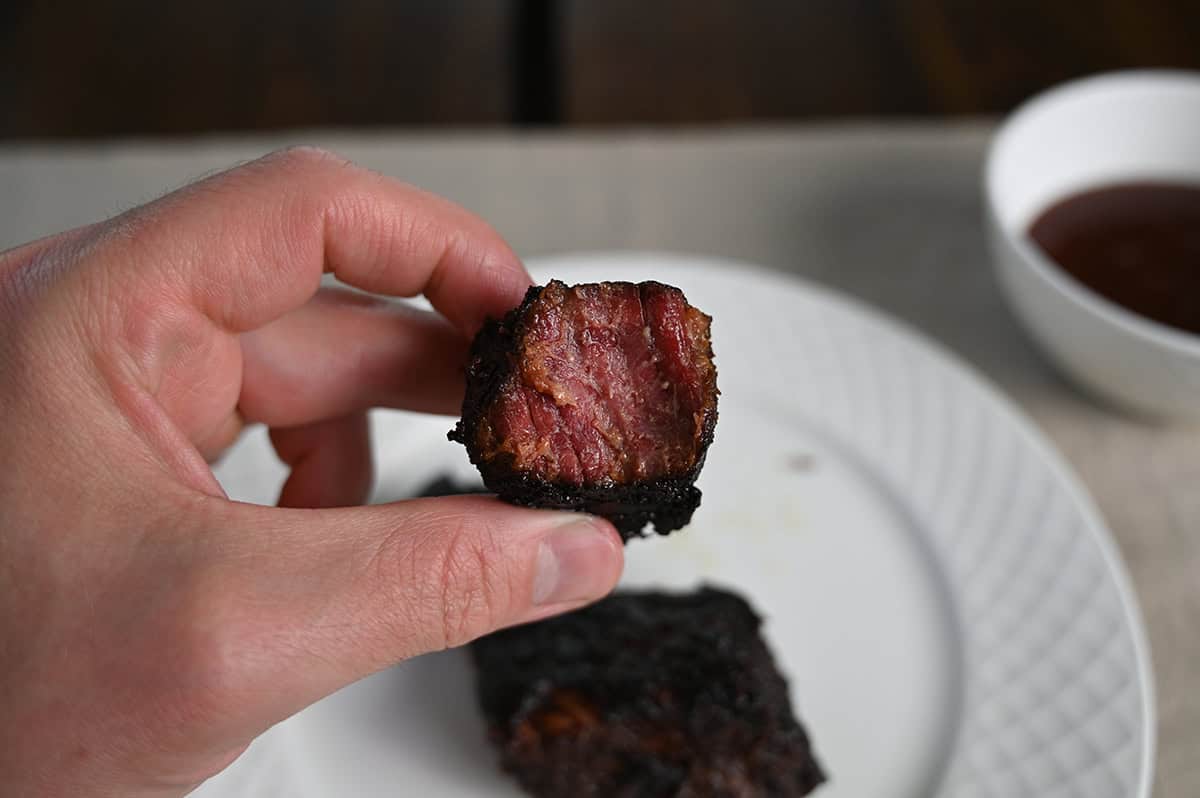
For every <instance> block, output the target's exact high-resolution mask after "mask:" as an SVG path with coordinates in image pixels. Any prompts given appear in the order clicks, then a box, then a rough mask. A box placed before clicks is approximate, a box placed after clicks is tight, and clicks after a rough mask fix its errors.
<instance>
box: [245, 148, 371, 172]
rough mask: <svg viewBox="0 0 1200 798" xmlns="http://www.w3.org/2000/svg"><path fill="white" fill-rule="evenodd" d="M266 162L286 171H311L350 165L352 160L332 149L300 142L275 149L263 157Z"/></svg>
mask: <svg viewBox="0 0 1200 798" xmlns="http://www.w3.org/2000/svg"><path fill="white" fill-rule="evenodd" d="M262 162H263V163H264V164H268V165H270V166H272V167H275V168H279V169H282V170H284V171H299V172H310V171H317V170H322V169H328V168H329V167H344V166H349V165H350V161H349V160H348V159H346V158H344V157H342V156H341V155H338V154H337V153H335V152H333V151H332V150H327V149H324V148H323V147H314V146H312V145H309V144H298V145H293V146H290V147H284V148H283V149H279V150H275V151H274V152H272V153H270V154H269V155H267V156H266V157H265V158H263V159H262Z"/></svg>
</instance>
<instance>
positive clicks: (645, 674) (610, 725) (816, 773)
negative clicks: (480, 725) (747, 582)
mask: <svg viewBox="0 0 1200 798" xmlns="http://www.w3.org/2000/svg"><path fill="white" fill-rule="evenodd" d="M759 626H760V619H759V617H758V616H757V615H756V614H755V612H754V611H753V610H752V609H751V608H750V605H749V604H747V603H746V601H745V600H744V599H742V598H741V597H740V596H737V595H735V594H733V593H729V592H726V591H723V590H718V589H714V588H702V589H700V590H698V591H695V592H692V593H686V594H671V593H659V592H639V593H634V592H630V593H617V594H615V595H614V596H611V597H610V598H607V599H605V600H603V601H601V602H599V603H597V604H594V605H592V606H591V607H587V608H585V609H583V610H580V611H578V612H574V613H570V614H568V615H564V616H561V617H558V618H553V619H550V620H547V621H541V622H538V623H534V624H529V625H526V626H519V627H515V628H511V629H506V630H502V631H500V632H496V633H494V634H492V635H489V636H487V637H484V638H482V639H480V640H477V641H476V642H475V643H473V644H472V652H473V655H474V658H475V663H476V666H477V669H476V670H477V676H476V678H477V680H478V689H479V696H480V702H481V704H482V707H483V713H484V716H485V718H486V720H487V723H488V727H489V732H490V735H491V738H492V740H493V742H494V743H495V744H496V745H497V747H498V748H499V750H500V762H501V766H502V767H503V768H504V770H505V771H507V772H508V773H510V774H511V775H512V776H514V777H515V778H516V779H517V780H518V781H519V782H520V784H521V785H522V786H523V787H524V788H525V789H526V791H528V792H529V793H530V794H531V795H533V796H537V798H590V797H592V796H597V797H599V796H603V797H604V798H611V797H612V796H625V797H626V798H634V797H635V796H636V798H668V796H669V797H670V798H776V797H779V798H783V796H787V798H797V797H798V796H803V795H807V794H808V793H810V792H811V791H812V790H814V789H816V787H817V786H818V785H820V784H821V783H822V782H824V780H825V776H824V774H823V773H822V771H821V768H820V766H819V765H818V764H817V762H816V760H815V758H814V757H813V753H812V750H811V748H810V745H809V739H808V736H807V734H806V733H805V731H804V729H803V728H802V727H801V725H800V724H799V722H798V721H797V720H796V717H795V715H794V714H793V712H792V705H791V700H790V698H789V695H788V685H787V681H786V680H785V679H784V677H783V676H782V675H781V674H780V673H779V671H778V670H777V669H776V667H775V664H774V662H773V660H772V658H771V653H770V651H769V650H768V648H767V646H766V643H765V642H764V641H763V639H762V637H761V636H760V631H759Z"/></svg>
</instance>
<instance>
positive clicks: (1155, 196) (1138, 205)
mask: <svg viewBox="0 0 1200 798" xmlns="http://www.w3.org/2000/svg"><path fill="white" fill-rule="evenodd" d="M1029 234H1030V236H1031V237H1032V238H1033V240H1034V241H1035V242H1036V243H1037V244H1038V245H1039V246H1040V247H1041V248H1042V249H1043V250H1044V251H1045V252H1046V254H1047V255H1049V256H1050V258H1051V259H1052V260H1054V262H1055V263H1057V264H1058V265H1059V266H1060V267H1062V269H1063V270H1064V271H1066V272H1067V273H1068V274H1070V275H1071V276H1072V277H1074V278H1075V279H1076V280H1078V281H1079V282H1081V283H1083V284H1084V285H1086V286H1087V287H1088V288H1090V289H1092V290H1093V291H1095V292H1096V293H1098V294H1100V295H1101V296H1103V297H1106V298H1107V299H1109V300H1111V301H1113V302H1115V303H1117V304H1119V305H1122V306H1124V307H1126V308H1128V309H1129V310H1132V311H1134V312H1135V313H1139V314H1141V315H1142V316H1146V317H1148V318H1151V319H1154V320H1155V321H1158V322H1161V323H1162V324H1167V325H1170V326H1172V327H1177V328H1179V329H1181V330H1187V331H1188V332H1193V333H1198V334H1200V185H1186V184H1182V183H1180V184H1173V183H1149V182H1146V183H1125V184H1118V185H1113V186H1107V187H1105V188H1098V189H1093V190H1090V191H1085V192H1083V193H1081V194H1076V195H1074V196H1072V197H1068V198H1067V199H1065V200H1062V201H1061V202H1059V203H1057V204H1055V205H1053V206H1052V207H1051V208H1050V209H1049V210H1046V211H1045V212H1043V213H1042V215H1041V216H1039V217H1038V219H1037V221H1035V222H1034V223H1033V226H1032V227H1031V228H1030V230H1029Z"/></svg>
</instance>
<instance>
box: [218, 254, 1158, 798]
mask: <svg viewBox="0 0 1200 798" xmlns="http://www.w3.org/2000/svg"><path fill="white" fill-rule="evenodd" d="M532 267H533V270H534V273H535V275H537V276H540V277H550V276H555V277H560V278H562V279H564V280H567V281H568V282H572V281H574V282H578V281H585V280H611V279H625V280H641V279H657V280H661V281H663V282H667V283H672V284H674V285H678V286H680V287H681V288H683V289H684V291H685V292H686V294H687V296H688V299H689V300H690V301H692V302H693V303H694V304H695V305H697V306H698V307H700V308H703V309H704V310H706V311H707V312H708V313H710V314H711V315H712V317H713V348H714V350H715V352H716V357H717V366H718V370H719V383H720V386H721V390H722V396H721V404H720V413H721V416H720V422H719V423H718V425H717V435H716V441H715V443H714V444H713V446H712V449H711V451H710V452H709V456H708V465H707V466H706V468H705V471H704V474H703V476H702V477H701V479H700V483H699V485H700V487H701V488H702V489H703V491H704V502H703V505H702V506H701V508H700V510H699V511H698V512H697V513H696V516H695V519H694V521H693V523H692V525H691V526H690V527H689V528H688V529H686V530H684V531H681V532H678V533H676V534H674V535H672V536H671V537H669V538H656V539H653V540H645V541H635V542H633V543H631V544H630V546H629V548H628V551H627V558H628V567H627V572H626V576H625V580H624V581H625V582H626V583H627V584H630V585H667V586H673V587H674V586H678V587H683V586H687V585H693V584H696V583H698V582H700V581H709V582H713V583H716V584H720V585H726V586H730V587H733V588H735V589H737V590H739V591H741V592H743V593H745V594H746V595H747V596H748V598H749V599H750V600H751V601H752V603H753V604H754V605H755V606H757V607H758V609H759V610H760V611H761V612H762V613H763V614H764V615H766V617H767V618H768V621H767V624H766V627H765V629H766V635H767V637H768V638H769V641H770V643H771V645H772V647H773V648H774V650H775V652H776V655H777V658H778V660H779V663H780V666H781V667H782V668H783V670H784V671H785V672H786V673H787V675H788V676H789V678H790V680H791V683H792V697H793V701H794V704H795V707H796V710H797V712H798V713H799V715H800V717H801V718H802V720H803V722H804V723H805V724H806V725H807V727H808V729H809V731H810V732H811V735H812V738H813V740H814V742H815V746H816V749H817V752H818V754H819V756H820V758H821V761H822V762H823V763H824V765H825V767H826V769H827V771H828V773H829V775H830V777H831V781H830V783H829V784H828V785H826V786H825V787H823V788H822V789H821V790H820V791H819V792H818V793H817V794H818V795H819V796H821V798H847V797H849V796H853V798H873V797H874V796H879V797H880V798H884V797H886V798H909V797H911V798H918V797H924V796H930V795H938V796H996V797H997V798H999V797H1000V796H1021V798H1037V797H1038V796H1080V797H1081V798H1082V797H1084V796H1086V798H1110V797H1111V798H1143V797H1144V796H1147V795H1148V794H1149V785H1150V777H1151V762H1152V758H1153V747H1154V731H1153V730H1154V722H1153V699H1152V686H1151V681H1150V678H1151V677H1150V668H1149V665H1148V654H1147V648H1146V642H1145V637H1144V634H1143V631H1142V628H1141V623H1140V620H1139V617H1138V612H1137V609H1136V605H1135V602H1134V599H1133V596H1132V594H1131V592H1130V589H1129V583H1128V580H1127V578H1126V575H1125V572H1124V570H1123V568H1122V565H1121V563H1120V561H1119V558H1118V556H1117V554H1116V551H1115V548H1114V546H1113V543H1112V540H1111V539H1110V537H1109V534H1108V532H1107V530H1106V529H1105V528H1104V525H1103V523H1102V522H1101V520H1100V518H1099V516H1098V515H1097V513H1096V510H1095V509H1094V507H1093V505H1092V502H1091V501H1090V499H1089V498H1088V497H1087V495H1086V494H1085V493H1084V491H1083V490H1082V489H1081V488H1080V487H1079V485H1078V483H1077V482H1076V480H1075V479H1074V477H1073V476H1072V475H1071V474H1070V473H1069V472H1068V470H1067V469H1066V468H1065V467H1064V465H1063V463H1062V460H1061V459H1060V457H1059V456H1058V455H1057V454H1055V452H1054V451H1053V450H1052V449H1051V447H1050V446H1049V445H1048V444H1047V442H1046V441H1045V439H1044V438H1042V436H1041V435H1040V434H1038V433H1037V432H1036V431H1035V430H1034V429H1033V427H1032V426H1031V425H1030V423H1029V422H1028V421H1026V420H1025V419H1024V418H1023V417H1021V416H1020V415H1019V414H1018V412H1017V411H1016V410H1014V408H1013V407H1012V405H1011V404H1010V403H1009V402H1007V401H1006V400H1005V399H1003V398H1001V397H1000V396H999V395H998V394H997V393H996V391H995V390H994V389H992V388H990V387H989V386H988V385H987V384H985V383H984V382H983V381H982V380H981V379H980V378H979V377H977V376H975V375H974V374H972V373H971V372H970V371H969V370H968V369H967V368H965V367H964V366H963V365H961V364H960V363H959V362H957V361H956V360H955V359H953V358H952V357H950V356H949V355H947V354H945V353H944V352H943V351H942V350H941V349H939V348H938V347H936V346H934V345H932V344H930V343H929V342H928V341H926V340H924V339H923V338H921V337H919V336H918V335H916V334H914V333H913V332H911V331H909V330H908V329H906V328H903V327H901V326H900V325H898V324H896V323H895V322H892V321H889V320H887V319H885V318H883V317H881V316H880V315H879V314H878V313H876V312H875V311H873V310H870V309H868V308H865V307H863V306H861V305H858V304H856V303H853V302H851V301H848V300H846V299H843V298H840V297H837V296H834V295H832V294H830V293H828V292H826V291H824V290H821V289H817V288H814V287H812V286H809V285H805V284H803V283H800V282H796V281H792V280H788V279H786V278H783V277H779V276H774V275H771V274H768V273H765V272H761V271H757V270H754V269H752V268H749V267H746V266H744V265H741V264H731V263H727V262H718V261H712V260H705V259H698V258H685V257H679V256H665V255H650V254H620V255H617V254H610V255H592V256H575V257H565V258H556V259H549V260H542V261H540V262H537V263H535V264H533V265H532ZM373 421H374V425H375V435H376V438H375V440H376V451H377V457H378V464H379V470H380V484H379V488H378V491H377V493H378V496H379V497H380V498H381V499H390V498H398V497H403V496H407V495H410V494H412V493H413V492H414V491H415V490H417V489H418V488H419V487H420V486H421V484H422V483H423V482H424V481H426V480H427V479H429V478H430V477H432V476H434V475H437V474H439V473H443V472H447V471H452V472H454V473H456V474H458V475H460V476H462V477H464V478H466V477H470V476H472V475H473V471H472V469H471V467H470V465H469V464H468V463H467V461H466V456H465V454H464V452H463V450H462V448H461V447H460V446H457V445H454V444H451V443H449V442H447V441H446V438H445V433H446V430H447V429H448V428H449V426H450V421H448V420H447V419H446V418H431V417H422V416H416V415H412V414H402V413H379V414H377V415H376V416H375V417H374V419H373ZM218 471H219V474H218V475H219V477H220V478H221V480H222V482H223V484H224V485H225V486H226V487H227V488H228V490H229V491H230V493H231V495H233V496H234V497H236V498H240V499H245V500H250V501H260V502H269V501H271V500H272V499H273V498H274V495H275V491H276V490H277V488H278V485H279V483H280V480H281V479H282V476H283V470H282V468H281V467H280V465H279V463H278V462H277V461H275V459H274V457H273V456H272V455H271V454H270V451H269V449H268V448H267V445H266V442H265V436H263V435H261V434H259V435H256V436H253V437H251V438H249V439H248V440H246V441H243V442H242V443H241V444H239V447H238V449H237V450H236V452H234V453H233V455H232V456H231V457H230V458H228V459H227V460H226V461H225V463H223V464H222V466H221V467H220V468H219V470H218ZM196 794H197V795H200V796H205V797H206V798H212V797H213V796H271V795H278V796H288V797H289V798H297V797H299V798H305V797H307V796H313V797H315V796H345V795H354V796H363V797H370V796H389V797H390V796H409V795H411V796H479V795H496V796H517V795H519V794H520V793H519V792H518V791H517V790H516V789H515V788H514V787H513V786H512V785H511V784H510V783H509V781H508V780H507V779H506V778H505V777H504V776H502V775H501V774H500V773H499V772H498V771H497V770H496V768H495V766H494V762H493V757H492V753H491V751H490V750H489V748H488V746H487V744H486V742H485V740H484V729H483V726H482V723H481V721H480V718H479V716H478V714H477V712H476V709H475V706H474V697H473V684H472V677H471V673H470V670H469V668H468V665H467V662H466V660H465V658H464V656H463V655H462V653H461V652H447V653H443V654H438V655H433V656H429V657H423V658H419V659H417V660H414V661H411V662H408V663H405V664H403V665H400V666H399V667H397V668H394V669H392V670H390V671H386V672H383V673H380V674H377V675H376V676H373V677H371V678H369V679H366V680H364V681H362V682H359V683H358V684H355V685H352V686H351V687H348V688H346V689H345V690H342V691H341V692H339V693H337V694H336V695H333V696H331V697H329V698H328V699H326V700H324V701H322V702H320V703H318V704H316V705H314V706H312V707H310V708H309V709H307V710H305V711H304V712H302V713H300V714H299V715H297V716H295V717H294V718H292V719H290V720H288V721H287V722H285V723H283V724H281V725H279V726H278V727H276V728H275V729H273V730H272V731H271V732H270V733H268V734H267V735H265V736H264V737H263V738H261V739H260V740H259V741H258V742H256V743H255V744H254V746H253V747H252V748H251V749H250V751H249V752H248V753H247V754H246V755H245V756H243V757H242V759H241V760H239V761H238V762H237V763H236V764H234V766H233V767H231V768H230V769H229V770H228V771H226V772H225V773H223V774H221V775H220V776H218V777H217V778H214V779H212V780H211V781H210V782H209V783H207V784H206V785H204V787H203V788H201V790H200V791H199V792H198V793H196Z"/></svg>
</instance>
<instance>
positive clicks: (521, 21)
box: [513, 0, 562, 125]
mask: <svg viewBox="0 0 1200 798" xmlns="http://www.w3.org/2000/svg"><path fill="white" fill-rule="evenodd" d="M515 7H516V10H515V16H516V20H515V24H514V25H513V40H514V41H513V57H514V62H515V63H514V69H513V122H514V123H515V124H518V125H557V124H559V123H561V122H562V104H561V101H562V96H561V84H562V57H561V55H562V41H561V39H560V37H561V35H562V27H561V26H560V25H559V24H558V23H559V8H558V1H557V0H515Z"/></svg>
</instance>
